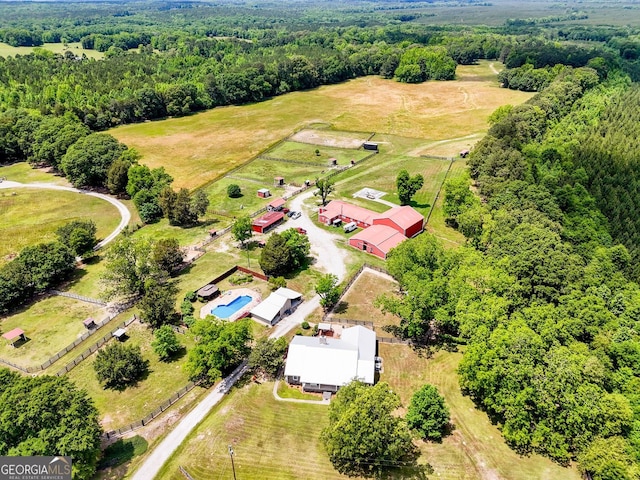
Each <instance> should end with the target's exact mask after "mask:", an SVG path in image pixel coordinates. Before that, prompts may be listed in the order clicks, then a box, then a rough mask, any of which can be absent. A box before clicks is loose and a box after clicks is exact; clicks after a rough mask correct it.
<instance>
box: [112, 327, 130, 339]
mask: <svg viewBox="0 0 640 480" xmlns="http://www.w3.org/2000/svg"><path fill="white" fill-rule="evenodd" d="M126 334H127V331H126V330H125V329H124V328H119V329H117V330H116V331H115V332H113V336H114V337H116V338H118V337H122V336H123V335H126Z"/></svg>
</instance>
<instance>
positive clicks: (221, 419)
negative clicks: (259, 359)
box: [156, 382, 347, 480]
mask: <svg viewBox="0 0 640 480" xmlns="http://www.w3.org/2000/svg"><path fill="white" fill-rule="evenodd" d="M272 389H273V382H267V383H263V384H262V385H257V384H255V383H251V384H248V385H246V386H245V387H243V388H241V389H237V388H235V389H233V390H232V393H231V394H229V395H228V396H227V397H226V398H225V399H224V400H223V401H222V402H221V403H220V404H219V405H218V406H216V407H215V408H214V409H213V410H212V412H211V413H210V414H209V415H208V416H207V418H206V419H205V420H204V421H203V422H202V423H201V424H200V425H199V426H198V427H196V429H195V430H193V431H192V433H191V434H190V435H189V437H187V440H185V441H184V442H183V443H182V445H181V446H180V448H179V449H178V450H177V452H176V453H175V454H174V455H173V456H172V457H171V459H170V461H169V462H168V463H167V464H166V465H165V466H164V467H163V469H162V471H161V473H160V474H159V475H158V477H156V478H158V479H173V480H179V479H182V478H184V477H183V476H182V475H181V474H180V472H179V471H178V466H179V465H182V466H183V467H184V468H185V469H186V470H187V472H189V474H190V475H192V476H193V477H194V478H203V479H204V478H231V475H232V474H231V464H230V462H229V453H228V451H227V447H228V445H232V446H233V449H234V453H235V457H234V460H235V467H236V473H237V477H238V478H242V479H244V480H250V479H260V480H262V479H264V480H267V479H283V480H284V479H301V478H304V479H309V480H313V479H332V478H347V477H343V476H341V475H339V474H338V473H337V472H335V470H334V469H333V467H332V466H331V463H330V462H329V460H328V458H327V456H326V454H325V453H324V451H323V450H322V447H321V445H320V442H319V440H318V437H319V435H320V430H322V428H323V427H324V426H325V425H326V423H327V407H326V406H325V405H308V404H295V403H290V402H279V401H276V400H275V399H274V398H273V394H272Z"/></svg>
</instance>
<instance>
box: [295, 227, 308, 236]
mask: <svg viewBox="0 0 640 480" xmlns="http://www.w3.org/2000/svg"><path fill="white" fill-rule="evenodd" d="M296 231H297V232H298V233H299V234H300V235H306V234H307V231H306V230H305V229H304V228H300V227H298V228H296Z"/></svg>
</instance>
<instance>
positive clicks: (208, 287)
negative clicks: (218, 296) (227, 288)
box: [197, 283, 218, 297]
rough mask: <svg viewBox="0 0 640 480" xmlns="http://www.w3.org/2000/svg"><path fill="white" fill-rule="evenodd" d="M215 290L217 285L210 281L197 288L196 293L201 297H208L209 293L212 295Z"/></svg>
mask: <svg viewBox="0 0 640 480" xmlns="http://www.w3.org/2000/svg"><path fill="white" fill-rule="evenodd" d="M217 291H218V287H217V286H215V285H214V284H213V283H210V284H208V285H205V286H204V287H202V288H201V289H200V290H198V292H197V294H198V295H199V296H201V297H208V296H210V295H213V294H214V293H216V292H217Z"/></svg>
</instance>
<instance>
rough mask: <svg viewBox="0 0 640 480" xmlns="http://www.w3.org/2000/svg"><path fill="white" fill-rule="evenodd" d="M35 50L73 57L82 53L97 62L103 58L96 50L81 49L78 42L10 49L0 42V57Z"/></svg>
mask: <svg viewBox="0 0 640 480" xmlns="http://www.w3.org/2000/svg"><path fill="white" fill-rule="evenodd" d="M35 49H42V50H49V51H50V52H53V53H65V52H71V53H73V54H74V55H77V56H79V57H81V56H82V54H83V53H84V54H85V55H86V56H87V57H89V58H95V59H96V60H99V59H101V58H104V53H103V52H98V51H97V50H86V49H84V48H82V45H81V44H80V42H74V43H66V44H64V43H45V44H44V45H42V46H41V47H12V46H11V45H9V44H7V43H1V42H0V57H10V56H15V55H29V54H30V53H33V51H34V50H35Z"/></svg>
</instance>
